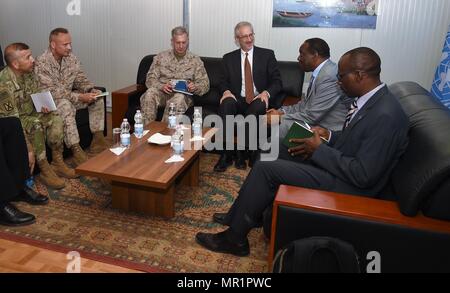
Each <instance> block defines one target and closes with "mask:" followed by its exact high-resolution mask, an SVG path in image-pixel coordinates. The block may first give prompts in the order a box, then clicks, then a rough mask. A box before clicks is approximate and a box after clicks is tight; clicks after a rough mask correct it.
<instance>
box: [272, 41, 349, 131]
mask: <svg viewBox="0 0 450 293" xmlns="http://www.w3.org/2000/svg"><path fill="white" fill-rule="evenodd" d="M299 53H300V55H299V56H298V59H297V60H298V62H299V65H300V68H301V69H302V70H303V71H304V72H312V76H311V80H310V82H309V86H308V91H307V93H306V95H305V97H304V98H303V99H302V100H301V101H300V102H298V103H297V104H295V105H292V106H283V107H281V108H280V109H278V110H275V109H270V110H268V111H267V116H268V123H269V124H270V123H271V119H272V116H273V115H280V120H281V124H280V138H283V137H285V136H286V134H287V132H288V130H289V128H290V127H291V125H292V123H294V121H305V122H307V123H308V124H310V125H320V126H322V127H325V128H328V129H330V130H333V131H335V130H341V129H342V125H343V124H344V121H345V115H347V109H348V107H349V106H350V102H351V101H350V99H349V98H347V96H346V95H345V94H344V93H343V92H342V90H341V88H340V87H339V85H338V84H337V77H336V74H337V65H336V64H335V63H333V62H332V61H331V60H330V47H329V46H328V44H327V43H326V42H325V41H324V40H322V39H319V38H313V39H308V40H306V41H305V42H304V43H303V44H302V45H301V46H300V49H299Z"/></svg>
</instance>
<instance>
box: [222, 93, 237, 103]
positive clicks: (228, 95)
mask: <svg viewBox="0 0 450 293" xmlns="http://www.w3.org/2000/svg"><path fill="white" fill-rule="evenodd" d="M230 97H231V98H233V99H234V100H235V101H236V102H237V100H236V97H235V96H234V95H233V94H232V93H231V91H230V90H226V91H224V92H223V95H222V98H220V103H221V104H222V102H223V100H225V99H226V98H230Z"/></svg>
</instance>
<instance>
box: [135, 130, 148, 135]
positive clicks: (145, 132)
mask: <svg viewBox="0 0 450 293" xmlns="http://www.w3.org/2000/svg"><path fill="white" fill-rule="evenodd" d="M149 131H150V130H144V132H142V137H144V136H146V135H147V133H148V132H149ZM134 136H136V137H137V135H136V132H134Z"/></svg>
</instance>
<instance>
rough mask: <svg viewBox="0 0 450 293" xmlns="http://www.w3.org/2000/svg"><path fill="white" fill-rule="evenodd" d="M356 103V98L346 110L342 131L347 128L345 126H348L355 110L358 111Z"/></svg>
mask: <svg viewBox="0 0 450 293" xmlns="http://www.w3.org/2000/svg"><path fill="white" fill-rule="evenodd" d="M357 102H358V98H355V99H354V100H353V103H352V104H351V105H350V109H349V110H348V113H347V116H346V117H345V123H344V128H342V130H344V129H345V128H347V126H348V125H349V124H350V121H351V120H352V117H353V114H354V113H355V112H356V110H358V104H357Z"/></svg>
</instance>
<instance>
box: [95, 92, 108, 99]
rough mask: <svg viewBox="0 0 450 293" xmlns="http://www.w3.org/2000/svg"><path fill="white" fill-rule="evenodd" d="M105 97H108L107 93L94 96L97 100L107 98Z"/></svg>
mask: <svg viewBox="0 0 450 293" xmlns="http://www.w3.org/2000/svg"><path fill="white" fill-rule="evenodd" d="M107 95H109V92H104V93H101V94H99V95H96V96H95V97H94V98H96V99H98V98H100V97H104V96H107Z"/></svg>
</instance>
